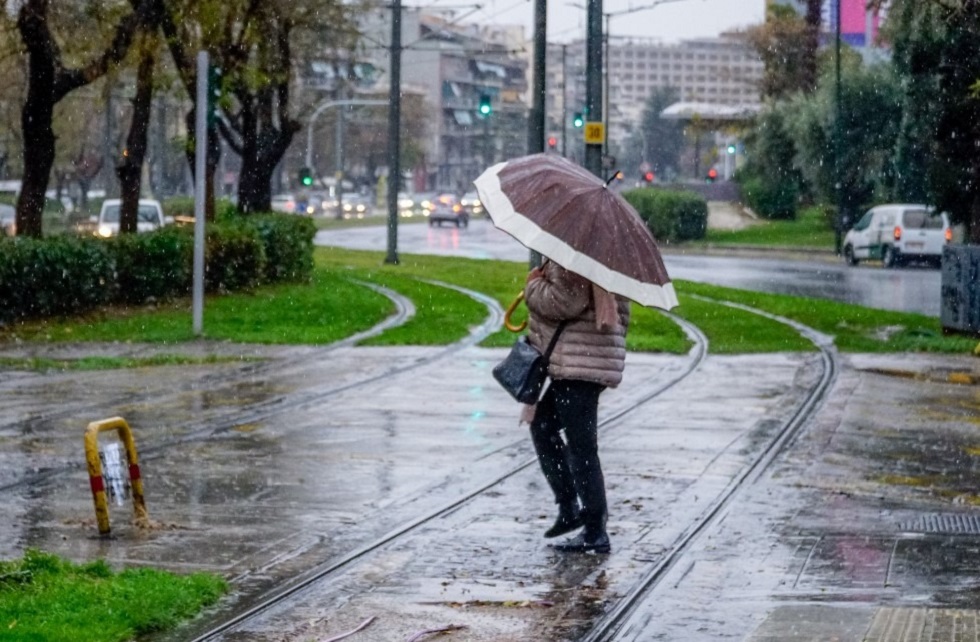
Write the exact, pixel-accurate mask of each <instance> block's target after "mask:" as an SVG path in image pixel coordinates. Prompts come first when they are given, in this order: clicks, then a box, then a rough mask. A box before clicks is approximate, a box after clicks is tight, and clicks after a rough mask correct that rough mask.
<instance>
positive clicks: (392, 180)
mask: <svg viewBox="0 0 980 642" xmlns="http://www.w3.org/2000/svg"><path fill="white" fill-rule="evenodd" d="M389 55H390V58H389V60H390V61H391V85H390V86H389V89H388V102H389V107H388V254H387V255H386V256H385V263H388V264H392V265H397V264H398V184H399V182H401V173H402V170H401V158H400V157H401V141H400V140H399V137H400V136H401V85H402V3H401V0H392V3H391V51H390V52H389Z"/></svg>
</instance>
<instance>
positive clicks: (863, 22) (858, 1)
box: [823, 0, 881, 47]
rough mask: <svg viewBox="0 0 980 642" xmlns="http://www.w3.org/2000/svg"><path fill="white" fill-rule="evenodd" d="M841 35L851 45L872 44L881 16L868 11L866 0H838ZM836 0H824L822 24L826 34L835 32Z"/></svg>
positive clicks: (876, 34) (862, 45) (876, 35)
mask: <svg viewBox="0 0 980 642" xmlns="http://www.w3.org/2000/svg"><path fill="white" fill-rule="evenodd" d="M839 2H840V19H841V20H840V22H841V37H842V38H843V40H844V41H845V42H847V43H848V44H850V45H852V46H856V47H864V46H867V45H870V44H873V43H874V41H875V40H876V39H877V37H878V24H879V22H880V19H881V16H880V15H878V13H877V12H873V11H868V9H867V0H839ZM837 4H838V0H824V3H823V26H824V31H825V32H826V33H828V34H834V33H836V32H837Z"/></svg>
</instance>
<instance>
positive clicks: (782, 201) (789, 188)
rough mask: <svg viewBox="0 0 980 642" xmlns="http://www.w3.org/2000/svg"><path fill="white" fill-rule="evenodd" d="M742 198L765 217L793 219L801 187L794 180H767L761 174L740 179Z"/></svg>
mask: <svg viewBox="0 0 980 642" xmlns="http://www.w3.org/2000/svg"><path fill="white" fill-rule="evenodd" d="M739 183H740V186H741V191H742V200H744V201H745V203H746V205H748V206H749V207H751V208H752V210H753V211H754V212H755V213H756V214H758V215H759V216H761V217H763V218H768V219H785V220H792V219H795V218H796V207H797V203H798V201H799V198H800V187H799V185H798V184H797V183H796V182H795V181H792V180H777V181H772V180H766V179H764V178H762V177H760V176H746V177H743V178H740V179H739Z"/></svg>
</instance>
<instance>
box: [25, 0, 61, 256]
mask: <svg viewBox="0 0 980 642" xmlns="http://www.w3.org/2000/svg"><path fill="white" fill-rule="evenodd" d="M47 11H48V3H47V0H35V1H33V2H28V3H26V4H25V5H24V6H23V7H22V8H21V10H20V15H19V16H18V19H17V27H18V29H19V30H20V34H21V39H22V40H23V41H24V44H25V45H26V47H27V53H28V59H29V63H28V71H27V100H26V101H24V107H23V109H22V110H21V128H22V130H23V135H24V141H25V142H28V141H29V142H30V144H25V145H24V152H23V153H24V175H23V179H22V183H21V188H20V196H18V198H17V214H16V226H17V234H18V236H32V237H35V238H40V237H41V234H42V222H41V216H42V214H43V212H44V192H45V190H46V189H47V188H48V177H49V176H50V174H51V167H52V166H53V165H54V154H55V147H54V146H55V137H54V130H53V129H52V128H51V122H52V120H53V118H54V105H55V102H56V101H55V88H54V83H55V60H56V58H57V49H55V48H54V47H53V46H52V43H51V42H50V40H49V39H48V38H45V34H46V31H47V26H46V24H45V23H46V20H47Z"/></svg>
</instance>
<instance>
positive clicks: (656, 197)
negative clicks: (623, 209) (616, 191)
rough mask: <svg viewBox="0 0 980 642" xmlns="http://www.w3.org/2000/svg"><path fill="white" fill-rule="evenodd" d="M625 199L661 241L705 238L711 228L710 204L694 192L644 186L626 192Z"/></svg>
mask: <svg viewBox="0 0 980 642" xmlns="http://www.w3.org/2000/svg"><path fill="white" fill-rule="evenodd" d="M623 197H624V198H625V199H626V200H627V202H629V204H630V205H632V206H633V207H634V208H636V211H637V212H638V213H639V214H640V217H641V218H642V219H643V220H644V221H645V222H646V224H647V227H649V228H650V231H651V232H653V236H654V238H656V239H657V240H658V241H660V242H663V243H669V242H677V241H689V240H693V239H700V238H704V234H705V232H706V230H707V229H708V203H707V201H705V200H704V198H702V197H701V196H700V195H698V194H695V193H693V192H685V191H675V190H662V189H656V188H650V187H645V188H640V189H635V190H630V191H628V192H625V193H624V194H623Z"/></svg>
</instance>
